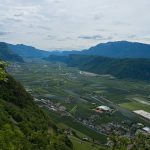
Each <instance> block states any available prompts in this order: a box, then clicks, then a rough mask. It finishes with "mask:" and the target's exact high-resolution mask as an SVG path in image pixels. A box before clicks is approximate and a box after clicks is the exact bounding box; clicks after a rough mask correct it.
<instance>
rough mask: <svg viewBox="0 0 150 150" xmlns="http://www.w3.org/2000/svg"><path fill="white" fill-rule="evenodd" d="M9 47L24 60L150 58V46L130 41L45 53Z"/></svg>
mask: <svg viewBox="0 0 150 150" xmlns="http://www.w3.org/2000/svg"><path fill="white" fill-rule="evenodd" d="M7 45H8V47H9V48H10V49H11V50H12V51H13V52H15V53H16V54H18V55H20V56H21V57H23V58H44V57H48V56H49V55H60V56H68V55H70V54H83V55H97V56H104V57H112V58H150V44H143V43H138V42H128V41H116V42H107V43H101V44H98V45H96V46H93V47H91V48H89V49H86V50H82V51H77V50H72V51H65V50H64V51H44V50H40V49H37V48H34V47H31V46H27V45H23V44H17V45H12V44H7Z"/></svg>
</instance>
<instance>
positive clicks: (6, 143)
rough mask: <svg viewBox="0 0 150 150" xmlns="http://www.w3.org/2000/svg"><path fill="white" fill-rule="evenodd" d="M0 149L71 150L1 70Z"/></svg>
mask: <svg viewBox="0 0 150 150" xmlns="http://www.w3.org/2000/svg"><path fill="white" fill-rule="evenodd" d="M0 68H1V69H0V149H2V150H71V149H72V147H73V146H72V143H71V142H70V140H69V139H68V138H67V136H65V135H63V134H61V133H60V132H58V130H57V127H56V126H54V125H53V123H52V122H51V120H50V119H49V117H48V116H47V115H46V114H45V113H44V112H43V111H42V110H41V109H40V108H39V107H38V106H37V105H36V104H35V103H34V101H33V99H32V97H31V96H30V95H29V94H28V93H27V92H26V91H25V90H24V88H23V87H22V86H21V85H20V84H19V83H17V82H16V81H15V80H14V79H13V78H12V77H11V76H10V75H8V74H7V73H6V72H5V71H4V69H3V67H2V65H1V66H0Z"/></svg>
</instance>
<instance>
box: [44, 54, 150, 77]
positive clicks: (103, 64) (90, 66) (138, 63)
mask: <svg viewBox="0 0 150 150" xmlns="http://www.w3.org/2000/svg"><path fill="white" fill-rule="evenodd" d="M45 60H48V61H54V62H56V61H60V62H64V63H67V64H68V65H69V66H72V67H78V68H79V69H81V70H85V71H89V72H93V73H97V74H111V75H113V76H116V77H118V78H129V79H140V80H149V79H150V59H138V58H134V59H129V58H128V59H116V58H107V57H101V56H91V55H69V56H54V55H51V56H49V57H48V58H45Z"/></svg>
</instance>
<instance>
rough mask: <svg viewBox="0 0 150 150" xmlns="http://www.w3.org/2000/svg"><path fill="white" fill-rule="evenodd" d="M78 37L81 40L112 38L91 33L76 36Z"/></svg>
mask: <svg viewBox="0 0 150 150" xmlns="http://www.w3.org/2000/svg"><path fill="white" fill-rule="evenodd" d="M78 38H79V39H83V40H111V39H112V37H111V36H109V37H104V36H102V35H92V36H88V35H85V36H78Z"/></svg>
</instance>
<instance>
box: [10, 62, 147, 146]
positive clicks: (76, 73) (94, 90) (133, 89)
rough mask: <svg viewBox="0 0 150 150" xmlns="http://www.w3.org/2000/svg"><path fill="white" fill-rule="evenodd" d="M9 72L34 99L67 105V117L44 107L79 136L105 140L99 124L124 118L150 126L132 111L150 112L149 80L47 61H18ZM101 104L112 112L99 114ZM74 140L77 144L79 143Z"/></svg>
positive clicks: (54, 119)
mask: <svg viewBox="0 0 150 150" xmlns="http://www.w3.org/2000/svg"><path fill="white" fill-rule="evenodd" d="M8 71H9V73H10V74H12V75H13V76H14V77H15V79H17V80H18V81H20V82H21V83H22V84H23V85H24V87H25V89H26V90H27V91H28V92H29V93H31V94H32V95H33V96H34V98H37V99H46V100H49V101H50V102H51V103H55V104H59V105H62V106H64V107H65V108H66V111H67V112H68V113H69V114H70V116H65V117H64V116H61V115H60V114H58V113H57V112H55V111H52V110H49V109H45V108H43V109H44V110H45V111H47V113H49V116H50V117H51V119H52V120H53V121H54V122H55V123H56V124H57V125H58V126H60V127H62V128H72V129H73V130H75V131H76V132H77V133H78V134H79V135H81V134H83V136H87V137H90V138H91V139H92V138H95V139H96V140H99V141H100V143H105V142H106V139H107V135H108V134H105V133H103V132H101V128H100V127H102V126H105V125H106V124H109V123H114V124H121V123H122V122H123V121H124V120H130V121H131V122H137V121H138V122H141V123H143V124H146V125H149V122H148V121H146V120H144V119H142V118H141V117H139V116H138V115H136V114H134V113H133V112H132V111H133V110H139V109H142V110H145V111H148V112H149V111H150V105H149V103H150V82H142V81H133V80H121V79H117V78H115V77H112V76H111V75H97V74H91V73H88V72H82V71H80V70H78V69H77V68H71V67H68V66H66V65H65V64H62V63H51V62H47V61H44V60H32V61H31V60H27V62H26V63H16V64H13V65H12V66H10V67H9V68H8ZM100 105H105V106H108V107H110V108H111V109H112V110H113V111H112V112H111V113H109V114H108V113H106V114H101V113H99V114H98V113H96V112H95V108H96V107H97V106H100ZM81 120H82V121H81ZM85 121H86V123H84V122H85ZM89 124H90V126H89ZM99 128H100V129H99ZM73 141H74V143H76V145H77V146H78V142H77V141H76V140H75V139H73ZM86 145H87V144H86ZM83 146H84V144H83ZM83 149H87V148H86V147H85V148H83ZM93 149H94V148H93ZM95 149H96V148H95Z"/></svg>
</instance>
